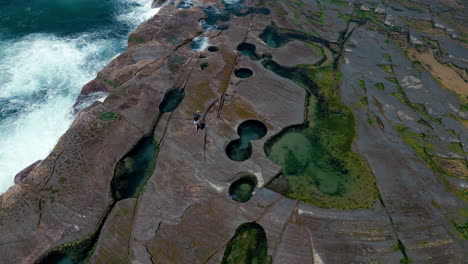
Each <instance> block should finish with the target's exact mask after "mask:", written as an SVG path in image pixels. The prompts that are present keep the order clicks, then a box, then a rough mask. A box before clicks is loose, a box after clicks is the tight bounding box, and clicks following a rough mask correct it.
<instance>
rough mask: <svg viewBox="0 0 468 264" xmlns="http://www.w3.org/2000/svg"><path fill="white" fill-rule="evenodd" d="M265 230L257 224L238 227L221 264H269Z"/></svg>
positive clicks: (251, 223)
mask: <svg viewBox="0 0 468 264" xmlns="http://www.w3.org/2000/svg"><path fill="white" fill-rule="evenodd" d="M267 254H268V244H267V238H266V234H265V230H264V229H263V228H262V227H261V226H260V225H259V224H257V223H254V222H250V223H245V224H242V225H240V226H239V227H238V228H237V230H236V233H235V234H234V237H233V238H232V239H231V240H230V241H229V243H228V244H227V245H226V250H225V251H224V256H223V260H222V262H221V263H222V264H267V263H271V259H270V256H268V255H267Z"/></svg>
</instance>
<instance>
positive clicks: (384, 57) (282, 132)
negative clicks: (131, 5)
mask: <svg viewBox="0 0 468 264" xmlns="http://www.w3.org/2000/svg"><path fill="white" fill-rule="evenodd" d="M155 4H156V5H159V4H163V3H160V2H158V3H155ZM464 14H466V7H464V6H463V4H461V3H459V1H449V0H447V1H442V0H441V1H438V0H431V1H419V0H398V1H396V0H395V1H386V0H358V1H351V0H349V1H348V0H346V1H345V0H319V1H306V0H298V1H289V0H271V1H264V0H244V1H227V0H226V1H215V0H204V1H198V2H196V1H170V2H168V3H164V5H163V6H162V8H161V10H160V11H159V13H158V14H157V15H155V16H154V17H153V18H151V19H149V20H148V21H147V22H145V23H143V24H142V25H140V26H139V27H138V28H137V29H136V30H135V31H133V32H132V33H131V34H130V36H129V39H128V49H127V50H126V51H125V52H124V53H122V54H121V55H119V56H118V57H117V58H115V59H114V60H113V61H112V62H111V63H109V65H107V66H106V67H105V68H104V69H102V70H101V71H100V72H99V73H98V74H97V77H96V79H94V80H92V81H91V82H89V83H88V84H87V85H86V86H84V87H83V90H82V93H81V95H80V97H79V98H78V101H77V105H80V103H82V102H84V101H85V100H87V98H90V97H92V95H93V93H96V92H99V93H102V92H105V93H107V94H108V96H107V98H106V99H105V100H104V102H102V103H101V102H94V103H93V104H92V105H91V106H89V107H87V108H85V109H84V110H82V111H80V112H79V113H78V114H77V117H76V119H75V121H74V122H73V124H72V126H71V127H70V129H69V130H68V131H67V132H66V133H65V134H64V135H63V136H62V137H61V138H60V140H59V142H58V143H57V145H56V147H55V148H54V150H53V151H52V152H51V153H50V155H49V156H47V157H44V159H43V160H42V161H38V162H36V163H34V164H32V165H31V166H29V167H28V168H26V169H25V170H23V171H22V172H21V173H20V174H19V175H18V177H17V178H16V184H15V185H14V186H12V187H11V188H10V189H9V190H8V191H7V192H6V193H4V194H2V195H1V196H0V260H1V261H0V262H1V263H59V261H70V262H72V263H81V262H85V263H145V264H146V263H148V264H151V263H281V264H282V263H294V264H296V263H463V262H464V261H465V260H466V258H467V256H466V252H467V250H466V245H467V244H466V241H467V237H468V231H467V228H468V222H467V218H468V216H467V199H468V198H467V192H468V191H467V188H468V183H467V179H468V166H467V158H468V111H467V110H468V97H467V96H468V85H467V83H466V82H467V75H466V71H467V58H466V54H467V53H466V48H467V47H466V46H467V45H466V43H467V39H466V33H467V32H468V31H467V29H466V26H464V24H463V23H457V22H456V21H458V20H460V19H461V20H463V19H464V18H463V17H464ZM463 21H465V22H466V20H463ZM465 24H466V23H465ZM198 43H208V47H207V48H203V47H199V45H198ZM196 110H200V111H201V113H202V121H203V122H204V123H205V124H206V127H205V128H204V129H202V130H199V131H198V132H196V131H195V126H194V124H193V121H192V114H193V113H194V112H195V111H196Z"/></svg>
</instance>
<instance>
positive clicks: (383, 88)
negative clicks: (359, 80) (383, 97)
mask: <svg viewBox="0 0 468 264" xmlns="http://www.w3.org/2000/svg"><path fill="white" fill-rule="evenodd" d="M375 88H377V89H379V90H381V91H385V86H384V85H383V83H376V84H375Z"/></svg>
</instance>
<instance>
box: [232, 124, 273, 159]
mask: <svg viewBox="0 0 468 264" xmlns="http://www.w3.org/2000/svg"><path fill="white" fill-rule="evenodd" d="M237 133H238V134H239V136H240V138H239V139H236V140H233V141H231V142H230V143H229V144H228V145H227V147H226V154H227V155H228V157H229V158H230V159H231V160H234V161H244V160H247V159H248V158H250V155H252V144H251V143H250V141H251V140H257V139H260V138H262V137H264V136H265V135H266V133H267V127H266V126H265V124H263V123H262V122H260V121H258V120H247V121H244V122H242V123H241V124H240V125H239V127H238V128H237Z"/></svg>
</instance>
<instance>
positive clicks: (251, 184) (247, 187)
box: [229, 176, 257, 203]
mask: <svg viewBox="0 0 468 264" xmlns="http://www.w3.org/2000/svg"><path fill="white" fill-rule="evenodd" d="M255 186H257V180H256V178H255V176H243V177H242V178H240V179H238V180H236V181H235V182H233V183H232V184H231V186H230V187H229V196H230V197H231V199H232V200H234V201H236V202H239V203H245V202H247V201H249V200H250V198H251V197H252V193H253V191H254V190H255Z"/></svg>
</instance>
